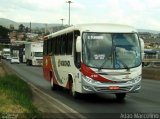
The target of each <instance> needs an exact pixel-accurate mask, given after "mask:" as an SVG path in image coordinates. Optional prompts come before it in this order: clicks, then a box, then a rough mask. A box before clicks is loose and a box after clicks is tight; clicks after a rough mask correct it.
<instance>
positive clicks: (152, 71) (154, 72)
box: [142, 67, 160, 80]
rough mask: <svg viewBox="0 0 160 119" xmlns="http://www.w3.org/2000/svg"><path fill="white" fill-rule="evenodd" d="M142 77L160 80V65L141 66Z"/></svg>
mask: <svg viewBox="0 0 160 119" xmlns="http://www.w3.org/2000/svg"><path fill="white" fill-rule="evenodd" d="M142 77H143V78H144V79H153V80H160V67H156V68H152V67H143V69H142Z"/></svg>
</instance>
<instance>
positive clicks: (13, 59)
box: [11, 57, 19, 64]
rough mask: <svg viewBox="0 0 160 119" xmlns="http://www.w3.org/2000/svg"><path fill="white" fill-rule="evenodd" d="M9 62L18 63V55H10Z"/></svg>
mask: <svg viewBox="0 0 160 119" xmlns="http://www.w3.org/2000/svg"><path fill="white" fill-rule="evenodd" d="M11 63H18V64H19V58H18V57H12V58H11Z"/></svg>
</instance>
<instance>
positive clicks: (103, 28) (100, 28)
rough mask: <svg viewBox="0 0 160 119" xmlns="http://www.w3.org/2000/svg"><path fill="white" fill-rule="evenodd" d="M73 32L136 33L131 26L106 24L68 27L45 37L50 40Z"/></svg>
mask: <svg viewBox="0 0 160 119" xmlns="http://www.w3.org/2000/svg"><path fill="white" fill-rule="evenodd" d="M74 30H79V31H80V32H81V33H82V32H106V33H133V32H137V31H136V29H134V28H133V27H132V26H128V25H120V24H106V23H101V24H100V23H99V24H98V23H96V24H81V25H75V26H71V27H68V28H66V29H63V30H60V31H57V32H55V33H52V34H49V35H47V36H45V39H46V38H52V37H56V36H59V35H61V34H65V33H69V32H72V31H74Z"/></svg>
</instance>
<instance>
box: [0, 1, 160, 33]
mask: <svg viewBox="0 0 160 119" xmlns="http://www.w3.org/2000/svg"><path fill="white" fill-rule="evenodd" d="M71 1H72V2H73V3H71V4H70V6H71V11H70V12H71V21H70V22H71V24H72V25H75V24H85V23H115V24H125V25H131V26H134V27H136V28H139V29H150V30H159V31H160V0H71ZM68 16H69V4H68V3H67V2H66V0H0V18H7V19H10V20H13V21H16V22H38V23H59V24H61V23H62V21H61V20H60V19H62V18H63V19H64V24H68Z"/></svg>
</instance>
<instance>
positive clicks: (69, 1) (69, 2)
mask: <svg viewBox="0 0 160 119" xmlns="http://www.w3.org/2000/svg"><path fill="white" fill-rule="evenodd" d="M67 3H68V4H69V20H68V25H69V26H70V4H71V3H73V2H72V1H71V0H68V1H67Z"/></svg>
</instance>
